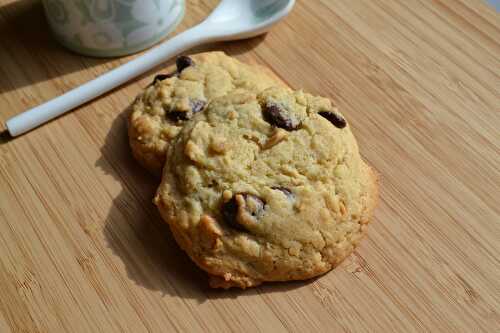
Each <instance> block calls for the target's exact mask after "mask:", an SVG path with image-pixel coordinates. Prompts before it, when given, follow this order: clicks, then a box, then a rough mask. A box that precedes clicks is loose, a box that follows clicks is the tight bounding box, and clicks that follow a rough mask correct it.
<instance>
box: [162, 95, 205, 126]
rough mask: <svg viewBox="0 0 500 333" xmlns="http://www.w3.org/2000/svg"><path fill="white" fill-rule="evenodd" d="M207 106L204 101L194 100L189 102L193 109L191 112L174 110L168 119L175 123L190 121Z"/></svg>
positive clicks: (168, 113) (168, 115) (168, 114)
mask: <svg viewBox="0 0 500 333" xmlns="http://www.w3.org/2000/svg"><path fill="white" fill-rule="evenodd" d="M205 105H206V103H205V102H204V101H202V100H199V99H192V100H190V101H189V106H190V107H191V111H176V110H172V111H170V112H167V117H168V118H170V119H171V120H173V121H180V120H189V119H191V118H192V117H193V115H194V114H195V113H198V112H200V111H203V109H204V108H205Z"/></svg>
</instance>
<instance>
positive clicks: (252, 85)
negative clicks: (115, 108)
mask: <svg viewBox="0 0 500 333" xmlns="http://www.w3.org/2000/svg"><path fill="white" fill-rule="evenodd" d="M280 84H281V82H280V81H279V79H277V78H276V77H275V76H273V75H272V74H271V73H270V71H269V70H267V69H264V67H261V66H251V65H247V64H243V63H241V62H239V61H238V60H236V59H234V58H231V57H228V56H227V55H225V54H224V53H223V52H210V53H202V54H199V55H195V56H190V57H187V56H183V57H180V58H178V59H177V62H176V70H172V72H171V74H161V75H157V76H156V77H155V78H154V80H153V83H152V84H151V85H150V86H148V87H147V88H146V89H145V91H144V92H143V93H141V94H140V95H139V96H138V97H137V98H136V100H135V102H134V103H133V105H132V112H131V114H130V117H129V126H128V128H129V131H128V132H129V142H130V146H131V148H132V153H133V155H134V157H135V158H136V159H137V160H138V161H139V162H140V163H141V164H142V165H143V166H144V167H145V168H147V169H148V170H150V171H151V172H153V173H155V174H161V169H162V168H163V165H164V164H165V153H166V151H167V148H168V146H169V144H170V143H171V142H172V140H173V139H174V138H175V137H176V136H177V134H178V133H179V132H180V130H181V129H182V127H183V126H184V124H185V122H186V121H188V120H189V119H191V118H192V117H193V115H194V114H196V113H198V112H201V111H202V110H204V108H205V106H206V105H207V104H208V103H209V102H210V100H211V99H213V98H215V97H220V96H224V95H226V94H228V93H231V92H252V93H258V92H260V91H262V90H264V89H265V88H268V87H271V86H274V85H280Z"/></svg>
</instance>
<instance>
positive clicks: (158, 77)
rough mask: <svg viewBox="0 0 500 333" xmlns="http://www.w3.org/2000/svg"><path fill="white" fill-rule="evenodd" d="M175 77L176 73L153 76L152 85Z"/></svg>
mask: <svg viewBox="0 0 500 333" xmlns="http://www.w3.org/2000/svg"><path fill="white" fill-rule="evenodd" d="M175 75H176V73H171V74H158V75H156V76H155V78H154V79H153V84H155V83H156V82H158V81H163V80H166V79H170V78H171V77H174V76H175Z"/></svg>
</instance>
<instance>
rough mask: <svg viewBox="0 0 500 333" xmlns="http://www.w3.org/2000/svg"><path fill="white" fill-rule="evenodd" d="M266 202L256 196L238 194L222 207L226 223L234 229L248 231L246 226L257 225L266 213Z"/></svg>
mask: <svg viewBox="0 0 500 333" xmlns="http://www.w3.org/2000/svg"><path fill="white" fill-rule="evenodd" d="M264 206H265V202H264V200H262V199H261V198H259V197H258V196H256V195H253V194H249V193H237V194H235V195H233V197H232V198H231V199H230V200H229V201H228V202H226V203H224V204H223V205H222V209H221V213H222V217H223V218H224V221H225V222H226V223H227V224H228V225H229V226H231V227H233V228H234V229H238V230H246V226H248V225H251V224H253V223H256V222H257V220H258V219H259V218H260V216H262V213H263V212H264Z"/></svg>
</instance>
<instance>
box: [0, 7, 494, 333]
mask: <svg viewBox="0 0 500 333" xmlns="http://www.w3.org/2000/svg"><path fill="white" fill-rule="evenodd" d="M216 2H217V1H215V0H212V1H200V0H192V1H188V15H187V17H186V19H185V21H184V22H183V24H182V26H181V27H180V28H179V29H178V31H177V32H179V31H182V30H184V29H186V28H188V27H189V26H191V25H193V24H195V23H196V22H198V21H200V20H201V19H202V18H203V17H204V16H205V15H206V14H207V13H208V12H209V11H210V10H211V8H213V7H214V6H215V4H216ZM219 49H220V50H224V51H226V52H227V53H229V54H231V55H233V56H236V57H237V58H239V59H241V60H243V61H248V62H256V63H260V64H263V65H266V66H268V67H270V68H272V70H273V71H274V72H276V73H277V75H278V76H279V77H281V78H282V79H283V80H284V81H285V82H287V83H288V84H289V85H290V86H292V87H295V88H303V89H304V90H307V91H310V92H312V93H315V94H320V95H324V96H328V97H331V98H332V99H334V100H335V101H337V103H338V104H339V105H340V107H341V109H342V111H343V113H344V114H345V115H346V116H347V117H348V119H349V121H350V123H351V126H352V127H353V131H354V133H355V135H356V136H357V138H358V141H359V143H360V147H361V152H362V154H363V156H364V158H365V159H366V160H367V161H368V162H369V163H370V164H372V165H373V166H374V167H375V168H376V169H377V170H378V172H379V173H380V175H381V179H382V183H381V199H380V204H379V207H378V209H377V211H376V215H375V218H374V221H373V224H372V225H371V228H370V230H369V235H368V237H367V238H366V239H365V240H364V242H362V243H361V246H360V247H359V248H358V249H357V250H356V252H355V253H354V254H353V255H352V256H350V257H349V258H348V259H347V260H346V261H345V262H344V263H343V264H342V265H341V266H339V267H338V268H337V269H335V270H334V271H332V272H331V273H329V274H327V275H325V276H323V277H321V278H318V279H315V280H313V281H308V282H297V283H281V284H268V285H264V286H262V287H259V288H255V289H251V290H247V291H239V290H231V291H214V290H210V289H208V287H207V283H206V277H205V275H204V274H203V273H202V272H200V271H199V270H198V269H196V268H195V267H194V265H192V264H191V263H190V261H189V259H188V258H187V257H186V256H185V255H184V254H183V253H182V252H181V251H180V250H179V248H178V247H177V246H176V244H175V242H174V241H173V238H172V236H171V235H170V233H169V231H168V228H167V227H166V225H165V224H163V223H162V222H161V220H160V217H159V215H158V213H157V212H156V209H155V207H154V206H153V205H152V203H151V198H152V195H153V193H154V191H155V187H156V185H157V182H156V181H155V179H154V178H153V177H150V176H149V175H147V174H146V173H145V172H144V171H143V170H142V169H141V168H140V167H139V166H138V165H137V164H136V163H135V162H134V160H133V159H132V158H131V155H130V153H129V149H128V147H127V141H126V126H125V117H124V113H123V110H124V109H125V108H126V107H127V105H128V104H129V102H130V101H131V100H132V99H133V98H134V97H135V95H136V94H137V93H138V92H139V91H140V89H141V88H142V87H144V86H145V85H147V84H148V83H149V81H150V80H151V78H152V76H153V75H154V74H155V73H156V72H158V71H160V70H161V68H158V69H157V70H155V71H153V72H150V73H148V74H147V75H145V76H144V77H142V78H141V79H140V80H137V81H135V82H131V83H130V84H127V85H126V86H124V87H122V88H120V89H117V90H116V91H114V92H112V93H110V94H108V95H106V96H104V97H102V98H100V99H99V100H97V101H95V102H92V103H89V104H87V105H85V106H83V107H81V108H79V109H78V110H77V111H76V112H74V113H71V114H68V115H66V116H64V117H62V118H60V119H57V120H56V121H53V122H51V123H50V124H48V125H46V126H44V127H42V128H39V129H38V130H36V131H33V132H31V133H29V134H27V135H24V136H22V137H20V138H17V139H15V140H8V139H7V138H5V137H3V138H2V141H1V142H0V332H20V331H22V332H60V331H67V332H98V331H101V332H123V331H127V332H143V331H151V332H170V331H184V332H187V331H193V332H206V331H212V332H223V331H245V332H247V331H248V332H250V331H269V332H271V331H272V332H279V331H286V330H290V331H297V332H313V331H314V332H321V331H323V332H325V331H328V332H341V331H347V332H368V331H370V332H373V331H378V332H389V331H390V332H412V331H434V332H472V331H483V332H495V331H496V332H498V331H500V259H499V254H500V202H499V200H500V199H499V198H500V132H499V128H500V16H499V14H498V13H496V12H495V11H494V10H493V9H492V8H490V7H488V6H487V5H486V4H485V3H483V2H481V1H479V0H411V1H406V0H399V1H396V0H385V1H368V0H365V1H361V0H349V1H347V0H322V1H318V0H314V1H305V0H303V1H300V0H299V1H298V4H297V7H296V9H295V10H294V12H293V13H292V14H291V16H290V17H289V18H288V19H287V20H286V21H285V22H284V23H282V24H280V25H279V26H277V27H276V28H275V29H274V30H273V31H272V32H271V33H269V34H268V35H267V36H266V37H260V38H257V39H252V40H249V41H244V42H234V43H225V44H217V45H210V46H208V47H203V48H199V49H197V50H196V51H197V52H198V51H208V50H219ZM129 59H130V58H122V59H115V60H109V59H108V60H106V59H104V60H103V59H91V58H85V57H81V56H78V55H74V54H71V53H69V52H67V51H66V50H64V49H63V48H61V47H59V46H58V45H57V44H56V43H55V42H54V41H53V40H52V38H51V37H50V34H49V31H48V27H47V25H46V23H45V21H44V19H43V14H42V8H41V5H40V3H39V2H38V1H34V0H18V1H15V0H0V121H1V123H2V124H3V123H4V122H5V120H7V119H8V118H9V117H11V116H14V115H15V114H18V113H20V112H22V111H23V110H25V109H27V108H30V107H33V106H35V105H37V104H39V103H42V102H43V101H46V100H48V99H50V98H53V97H55V96H57V95H59V94H61V93H62V92H64V91H67V90H68V89H70V88H72V87H76V86H78V85H79V84H82V83H84V82H86V81H88V80H90V79H92V78H94V77H96V76H98V75H99V74H102V73H104V72H106V71H107V70H109V69H111V68H113V67H115V66H117V65H119V64H120V63H124V62H126V61H127V60H129Z"/></svg>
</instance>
